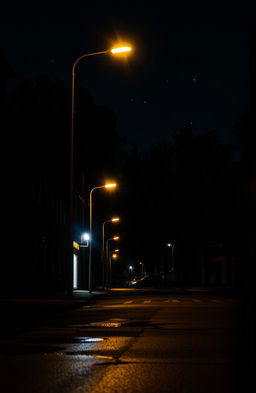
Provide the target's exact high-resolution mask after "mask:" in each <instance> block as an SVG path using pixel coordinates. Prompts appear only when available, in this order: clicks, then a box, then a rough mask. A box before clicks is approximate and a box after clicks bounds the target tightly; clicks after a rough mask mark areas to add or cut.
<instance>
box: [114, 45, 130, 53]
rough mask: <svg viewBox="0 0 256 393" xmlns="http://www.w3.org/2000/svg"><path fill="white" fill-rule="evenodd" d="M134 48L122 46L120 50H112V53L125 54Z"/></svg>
mask: <svg viewBox="0 0 256 393" xmlns="http://www.w3.org/2000/svg"><path fill="white" fill-rule="evenodd" d="M131 50H132V48H131V47H130V46H121V47H118V48H112V49H111V50H110V51H111V53H113V54H115V53H124V52H130V51H131Z"/></svg>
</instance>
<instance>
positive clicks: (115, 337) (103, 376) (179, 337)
mask: <svg viewBox="0 0 256 393" xmlns="http://www.w3.org/2000/svg"><path fill="white" fill-rule="evenodd" d="M238 306H239V303H238V302H237V301H236V300H234V299H232V298H228V297H220V296H219V297H209V296H208V297H206V296H195V295H193V296H179V297H175V296H173V295H170V296H165V297H163V296H158V295H152V296H150V297H149V296H147V295H142V296H135V295H133V296H132V295H131V294H129V298H127V296H125V295H124V294H123V293H122V296H120V295H119V296H113V297H112V296H109V297H106V298H103V299H98V300H94V301H93V302H92V303H90V305H89V306H88V305H87V306H86V307H84V308H79V309H77V310H73V311H72V312H67V313H65V314H63V315H62V316H59V317H58V318H56V320H55V321H54V322H52V323H51V325H49V326H48V327H47V328H39V329H35V330H34V331H33V332H28V333H23V334H21V335H20V336H17V337H16V338H13V339H10V340H9V341H6V340H5V341H1V343H0V346H1V355H0V362H1V373H2V378H1V385H2V386H1V391H2V392H4V393H24V392H26V393H32V392H33V393H35V392H36V393H46V392H47V393H60V392H61V393H66V392H69V393H87V392H90V393H108V392H109V393H115V392H117V393H152V392H156V393H168V392H172V393H175V392H177V393H183V392H184V393H193V392H196V393H201V392H203V393H205V392H207V393H215V392H218V393H221V392H225V393H228V392H236V387H237V386H238V385H237V383H238V382H239V381H237V380H236V379H235V376H236V370H237V368H236V367H237V357H236V351H237V345H238V341H237V339H238V335H237V332H238V328H239V326H238V325H237V321H238V320H239V314H238V310H239V307H238ZM237 391H238V390H237Z"/></svg>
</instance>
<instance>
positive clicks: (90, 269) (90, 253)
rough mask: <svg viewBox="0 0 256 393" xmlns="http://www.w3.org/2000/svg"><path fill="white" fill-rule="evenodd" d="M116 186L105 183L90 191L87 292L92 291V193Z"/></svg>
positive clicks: (115, 185)
mask: <svg viewBox="0 0 256 393" xmlns="http://www.w3.org/2000/svg"><path fill="white" fill-rule="evenodd" d="M116 187H117V184H116V183H106V184H105V185H104V186H96V187H93V188H92V189H91V191H90V202H89V204H90V234H91V241H90V244H89V272H88V280H89V288H88V289H89V292H91V291H92V288H91V287H92V237H93V236H92V193H93V191H95V190H99V189H102V188H106V189H112V188H116Z"/></svg>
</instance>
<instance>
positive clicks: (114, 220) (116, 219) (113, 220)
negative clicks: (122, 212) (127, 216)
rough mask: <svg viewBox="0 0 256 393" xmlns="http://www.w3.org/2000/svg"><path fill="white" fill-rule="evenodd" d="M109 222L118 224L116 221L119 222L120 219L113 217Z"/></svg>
mask: <svg viewBox="0 0 256 393" xmlns="http://www.w3.org/2000/svg"><path fill="white" fill-rule="evenodd" d="M111 221H112V222H118V221H120V218H119V217H113V218H111Z"/></svg>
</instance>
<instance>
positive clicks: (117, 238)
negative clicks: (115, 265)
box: [106, 236, 120, 285]
mask: <svg viewBox="0 0 256 393" xmlns="http://www.w3.org/2000/svg"><path fill="white" fill-rule="evenodd" d="M119 239H120V237H119V236H113V237H110V238H109V239H107V240H106V262H107V264H108V262H109V252H108V243H109V242H110V241H112V240H113V241H117V240H119ZM108 268H109V269H106V273H108V274H106V284H107V285H108V281H109V274H110V266H108Z"/></svg>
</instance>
